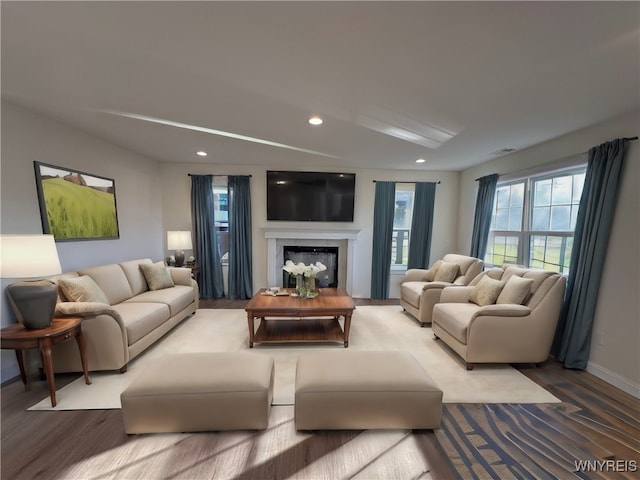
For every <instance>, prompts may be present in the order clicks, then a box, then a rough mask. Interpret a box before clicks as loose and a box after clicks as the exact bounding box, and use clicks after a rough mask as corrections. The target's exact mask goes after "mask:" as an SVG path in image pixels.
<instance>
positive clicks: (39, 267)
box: [0, 235, 62, 278]
mask: <svg viewBox="0 0 640 480" xmlns="http://www.w3.org/2000/svg"><path fill="white" fill-rule="evenodd" d="M0 260H1V261H0V277H1V278H33V277H46V276H49V275H57V274H59V273H62V267H61V266H60V259H59V258H58V250H57V249H56V242H55V239H54V238H53V235H0Z"/></svg>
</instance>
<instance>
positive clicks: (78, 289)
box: [58, 275, 109, 304]
mask: <svg viewBox="0 0 640 480" xmlns="http://www.w3.org/2000/svg"><path fill="white" fill-rule="evenodd" d="M58 287H60V290H62V294H63V295H64V296H65V297H66V298H67V299H68V300H70V301H72V302H98V303H106V304H108V303H109V300H108V299H107V296H106V295H105V294H104V292H103V291H102V290H101V289H100V287H99V286H98V284H97V283H96V282H94V281H93V279H92V278H91V277H89V276H88V275H83V276H81V277H76V278H70V277H66V278H60V279H58Z"/></svg>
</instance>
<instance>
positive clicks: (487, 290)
mask: <svg viewBox="0 0 640 480" xmlns="http://www.w3.org/2000/svg"><path fill="white" fill-rule="evenodd" d="M513 277H515V278H513ZM565 287H566V278H565V277H563V276H562V275H560V274H558V273H555V272H549V271H544V270H531V269H526V268H522V267H506V268H505V269H504V270H503V269H494V270H489V271H487V272H483V273H482V274H481V275H479V276H478V277H477V278H475V279H474V280H473V282H472V283H471V284H470V285H469V286H466V287H460V288H445V289H444V291H443V292H442V295H441V296H440V303H438V304H437V305H436V306H435V307H434V309H433V323H432V325H431V328H432V329H433V334H434V335H435V337H436V339H441V340H442V341H443V342H445V343H446V344H447V345H448V346H449V347H451V348H452V349H453V350H454V351H455V352H456V353H457V354H458V355H460V356H461V357H462V358H463V360H464V361H465V362H466V366H467V370H472V369H473V365H474V364H475V363H535V364H539V363H542V362H544V361H545V360H547V358H548V356H549V351H550V349H551V343H552V342H553V337H554V334H555V330H556V325H557V323H558V317H559V316H560V309H561V307H562V301H563V298H564V292H565ZM474 302H476V303H474Z"/></svg>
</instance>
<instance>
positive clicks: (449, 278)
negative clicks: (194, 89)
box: [400, 253, 483, 327]
mask: <svg viewBox="0 0 640 480" xmlns="http://www.w3.org/2000/svg"><path fill="white" fill-rule="evenodd" d="M443 262H444V264H445V265H447V264H448V266H451V265H452V264H455V265H457V266H458V267H457V271H455V268H454V271H453V272H452V271H451V269H447V270H448V271H445V269H441V268H440V267H441V266H442V265H443ZM482 265H483V262H482V260H480V259H478V258H474V257H468V256H466V255H457V254H453V253H450V254H448V255H445V256H444V257H442V260H438V261H436V262H435V263H434V264H433V265H432V266H431V268H429V270H424V269H419V268H412V269H409V270H407V272H406V273H405V275H404V279H403V280H402V284H401V285H400V305H402V308H404V309H405V310H406V311H407V312H409V313H410V314H411V315H413V316H414V317H415V318H416V319H417V320H418V322H420V325H422V326H423V327H424V326H425V325H426V324H429V323H431V315H432V312H433V306H434V305H435V304H436V303H438V301H439V300H440V294H441V293H442V290H443V289H444V288H445V287H450V286H453V285H456V286H457V285H460V286H464V285H468V284H469V283H470V282H471V281H472V280H473V279H474V278H475V277H476V276H477V275H478V274H479V273H480V272H481V271H482Z"/></svg>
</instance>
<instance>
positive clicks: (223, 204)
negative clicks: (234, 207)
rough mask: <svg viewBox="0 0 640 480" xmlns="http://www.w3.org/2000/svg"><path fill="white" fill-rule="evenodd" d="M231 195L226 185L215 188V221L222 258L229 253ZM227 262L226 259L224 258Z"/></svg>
mask: <svg viewBox="0 0 640 480" xmlns="http://www.w3.org/2000/svg"><path fill="white" fill-rule="evenodd" d="M228 197H229V194H228V192H227V186H226V185H214V186H213V211H214V215H213V219H214V221H215V225H216V233H217V235H218V246H219V247H220V258H223V257H225V255H226V254H227V253H228V252H229V198H228ZM224 260H226V257H225V258H224Z"/></svg>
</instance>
